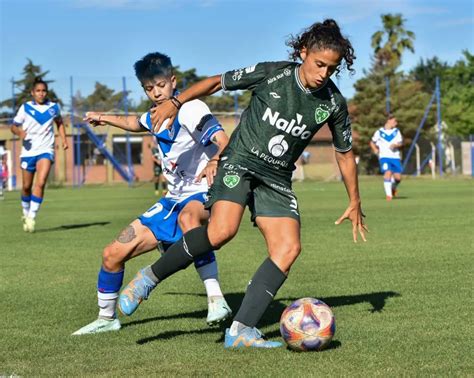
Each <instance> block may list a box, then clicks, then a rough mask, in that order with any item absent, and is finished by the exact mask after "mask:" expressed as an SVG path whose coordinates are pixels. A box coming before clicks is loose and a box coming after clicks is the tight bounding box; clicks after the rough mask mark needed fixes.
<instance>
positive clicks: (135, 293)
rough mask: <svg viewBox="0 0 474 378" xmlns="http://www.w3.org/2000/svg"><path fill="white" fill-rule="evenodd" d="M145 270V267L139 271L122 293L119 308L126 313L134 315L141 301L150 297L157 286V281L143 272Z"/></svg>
mask: <svg viewBox="0 0 474 378" xmlns="http://www.w3.org/2000/svg"><path fill="white" fill-rule="evenodd" d="M144 270H145V269H142V270H140V271H138V273H137V274H135V277H133V280H131V281H130V282H129V283H128V285H127V286H125V288H124V289H123V290H122V292H121V293H120V296H119V301H118V308H119V310H120V312H121V313H122V314H124V315H127V316H130V315H132V314H133V313H134V312H135V310H136V309H137V308H138V306H139V305H140V303H142V301H143V300H144V299H145V300H146V299H148V296H149V295H150V292H151V291H152V290H153V289H154V288H155V286H156V283H154V282H153V281H152V280H151V279H150V278H148V277H147V276H145V275H144V274H143V273H144Z"/></svg>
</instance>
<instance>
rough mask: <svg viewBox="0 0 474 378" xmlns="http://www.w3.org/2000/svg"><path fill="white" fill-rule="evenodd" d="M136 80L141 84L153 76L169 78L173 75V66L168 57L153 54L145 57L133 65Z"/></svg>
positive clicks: (156, 53) (157, 53)
mask: <svg viewBox="0 0 474 378" xmlns="http://www.w3.org/2000/svg"><path fill="white" fill-rule="evenodd" d="M133 68H135V75H136V77H137V79H138V80H139V81H140V82H141V83H143V82H144V81H146V80H151V79H153V78H154V77H155V76H166V77H170V76H171V75H172V74H173V65H172V64H171V59H170V57H169V56H168V55H165V54H161V53H159V52H154V53H150V54H147V55H145V56H144V57H143V58H141V59H140V60H138V61H136V62H135V64H134V65H133Z"/></svg>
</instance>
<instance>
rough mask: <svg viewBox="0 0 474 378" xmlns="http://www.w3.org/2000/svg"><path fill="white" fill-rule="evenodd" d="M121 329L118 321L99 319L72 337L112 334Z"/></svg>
mask: <svg viewBox="0 0 474 378" xmlns="http://www.w3.org/2000/svg"><path fill="white" fill-rule="evenodd" d="M120 328H121V325H120V321H119V320H118V319H102V318H98V319H96V320H94V321H93V322H92V323H89V324H88V325H86V326H84V327H82V328H81V329H78V330H77V331H76V332H74V333H73V334H72V335H73V336H76V335H91V334H93V333H99V332H110V331H118V330H119V329H120Z"/></svg>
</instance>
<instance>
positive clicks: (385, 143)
mask: <svg viewBox="0 0 474 378" xmlns="http://www.w3.org/2000/svg"><path fill="white" fill-rule="evenodd" d="M397 124H398V123H397V119H396V118H395V116H393V115H389V116H388V118H387V121H386V122H385V125H384V127H381V128H380V129H378V130H377V131H376V132H375V133H374V136H373V137H372V140H371V141H370V148H371V149H372V151H373V152H374V154H376V155H377V156H378V157H379V163H380V171H381V172H382V174H383V187H384V190H385V197H386V199H387V201H391V200H392V198H393V197H395V196H396V195H397V188H398V185H399V184H400V182H401V180H402V176H401V174H402V164H401V161H400V148H401V147H402V146H403V137H402V133H401V132H400V130H399V129H398V128H397Z"/></svg>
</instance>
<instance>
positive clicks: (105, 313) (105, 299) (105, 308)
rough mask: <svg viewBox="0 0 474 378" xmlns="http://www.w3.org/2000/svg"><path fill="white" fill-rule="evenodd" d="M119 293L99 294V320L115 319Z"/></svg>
mask: <svg viewBox="0 0 474 378" xmlns="http://www.w3.org/2000/svg"><path fill="white" fill-rule="evenodd" d="M118 296H119V293H101V292H100V291H98V292H97V303H98V305H99V318H105V319H115V318H116V315H115V308H116V305H117V298H118Z"/></svg>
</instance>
